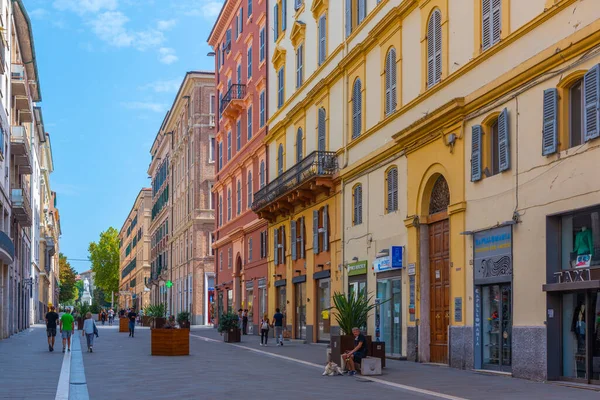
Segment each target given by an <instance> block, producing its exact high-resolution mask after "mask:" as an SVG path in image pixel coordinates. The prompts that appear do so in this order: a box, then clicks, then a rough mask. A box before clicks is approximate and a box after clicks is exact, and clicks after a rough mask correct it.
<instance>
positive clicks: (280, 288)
mask: <svg viewBox="0 0 600 400" xmlns="http://www.w3.org/2000/svg"><path fill="white" fill-rule="evenodd" d="M286 285H287V280H285V279H280V280H277V281H275V283H274V286H275V308H276V309H277V308H279V311H280V312H281V313H282V314H283V326H286V315H287V297H286ZM287 329H289V328H287Z"/></svg>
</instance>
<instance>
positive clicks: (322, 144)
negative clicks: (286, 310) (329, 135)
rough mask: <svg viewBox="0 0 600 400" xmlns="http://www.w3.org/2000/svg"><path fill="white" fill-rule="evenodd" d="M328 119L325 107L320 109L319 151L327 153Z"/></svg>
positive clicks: (318, 126) (318, 128)
mask: <svg viewBox="0 0 600 400" xmlns="http://www.w3.org/2000/svg"><path fill="white" fill-rule="evenodd" d="M326 117H327V113H326V111H325V109H324V108H323V107H321V108H319V120H318V122H317V124H318V125H317V150H318V151H325V150H326V149H327V141H326V132H327V131H326V129H327V128H326V126H325V123H326Z"/></svg>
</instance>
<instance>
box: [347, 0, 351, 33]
mask: <svg viewBox="0 0 600 400" xmlns="http://www.w3.org/2000/svg"><path fill="white" fill-rule="evenodd" d="M351 33H352V0H346V37H348V36H350V34H351Z"/></svg>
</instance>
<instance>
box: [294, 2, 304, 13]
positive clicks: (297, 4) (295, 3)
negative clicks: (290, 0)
mask: <svg viewBox="0 0 600 400" xmlns="http://www.w3.org/2000/svg"><path fill="white" fill-rule="evenodd" d="M302 4H304V0H294V10H296V11H298V10H299V9H300V7H302Z"/></svg>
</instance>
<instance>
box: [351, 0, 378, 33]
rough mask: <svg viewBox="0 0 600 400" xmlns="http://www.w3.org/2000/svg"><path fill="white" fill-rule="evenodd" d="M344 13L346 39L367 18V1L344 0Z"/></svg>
mask: <svg viewBox="0 0 600 400" xmlns="http://www.w3.org/2000/svg"><path fill="white" fill-rule="evenodd" d="M377 3H379V1H377ZM345 12H346V37H348V36H350V34H351V33H352V31H353V30H354V29H356V27H357V26H358V25H360V24H361V22H363V21H364V19H365V17H366V16H367V0H346V6H345Z"/></svg>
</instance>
